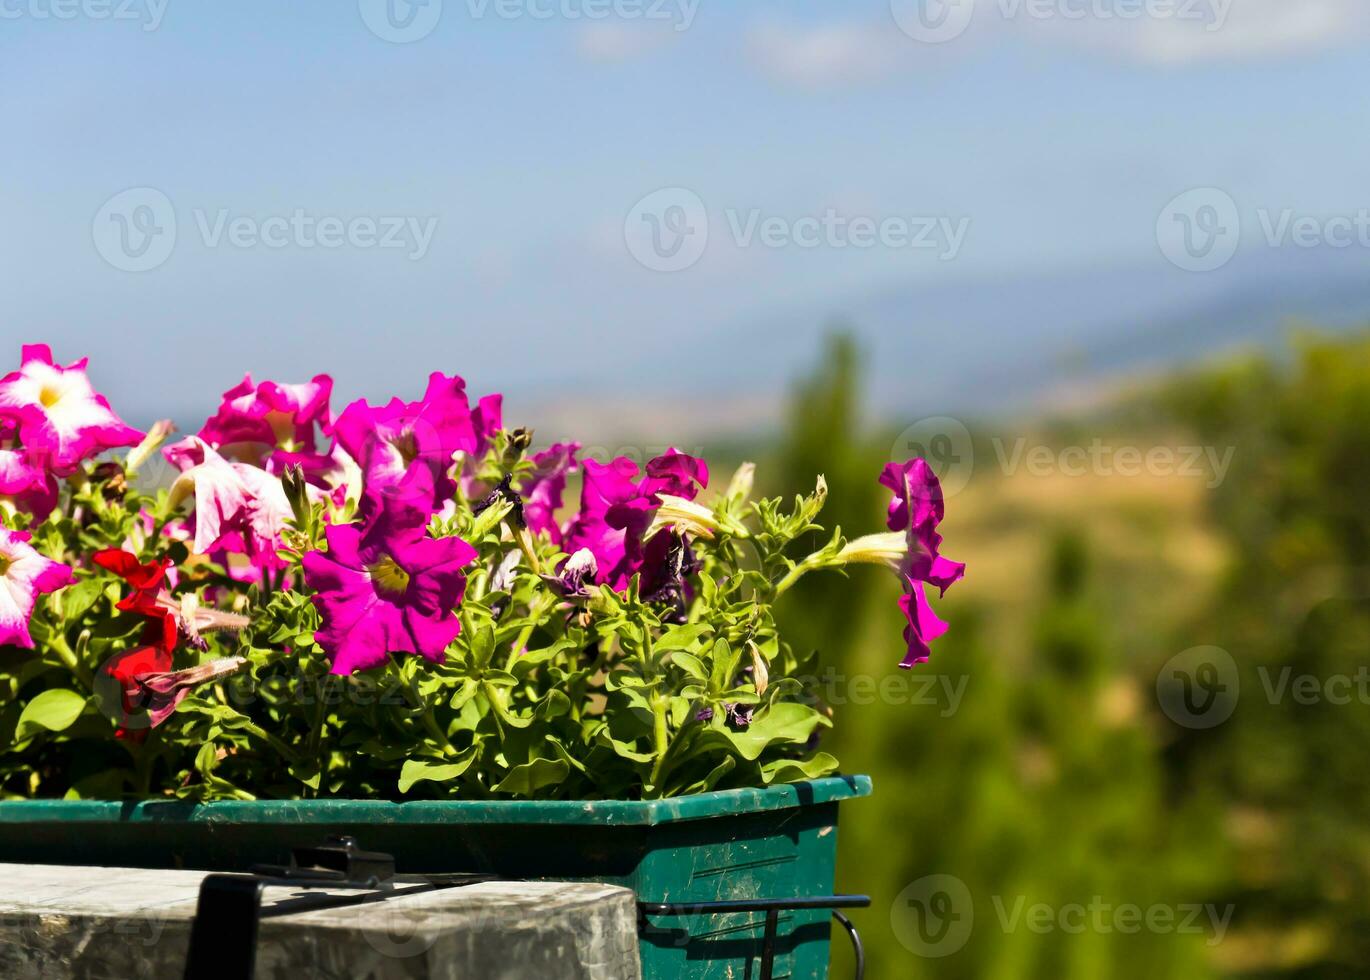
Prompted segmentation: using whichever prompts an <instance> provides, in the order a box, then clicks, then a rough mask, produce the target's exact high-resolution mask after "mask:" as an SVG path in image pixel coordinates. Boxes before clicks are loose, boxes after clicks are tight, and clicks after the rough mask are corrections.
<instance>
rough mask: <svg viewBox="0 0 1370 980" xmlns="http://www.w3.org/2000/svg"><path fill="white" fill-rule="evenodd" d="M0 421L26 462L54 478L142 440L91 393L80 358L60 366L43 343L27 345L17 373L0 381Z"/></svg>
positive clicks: (84, 360)
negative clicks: (9, 426) (13, 433)
mask: <svg viewBox="0 0 1370 980" xmlns="http://www.w3.org/2000/svg"><path fill="white" fill-rule="evenodd" d="M0 418H3V419H6V420H8V421H10V422H12V423H13V424H14V425H15V427H16V429H17V432H18V437H19V441H20V443H22V445H23V447H24V452H25V454H26V456H27V457H28V459H29V461H30V462H31V463H33V464H34V465H36V466H39V467H41V468H43V469H51V470H52V471H53V472H54V473H56V474H57V475H58V476H67V475H70V474H71V473H72V472H74V471H75V470H76V467H77V466H79V465H80V464H81V462H82V461H83V460H85V459H88V458H90V457H92V456H95V455H98V454H99V453H101V452H104V451H105V450H106V449H115V448H117V447H120V446H136V445H138V443H140V442H141V441H142V439H143V434H142V433H141V432H139V431H138V430H137V429H134V428H131V427H130V426H128V425H125V424H124V421H123V420H122V419H121V418H119V416H117V415H115V414H114V410H113V409H112V408H110V407H109V402H107V401H105V399H104V396H102V395H99V394H96V392H95V389H94V388H93V387H91V383H90V378H88V377H87V376H86V359H85V358H82V359H81V360H79V361H77V362H75V363H74V364H69V365H67V366H66V367H61V366H60V365H57V364H54V363H53V361H52V351H51V350H50V349H49V348H48V346H47V344H29V345H26V346H25V347H24V349H23V359H22V362H21V365H20V368H19V370H18V371H13V372H11V373H10V374H7V375H6V376H5V377H4V378H2V379H0Z"/></svg>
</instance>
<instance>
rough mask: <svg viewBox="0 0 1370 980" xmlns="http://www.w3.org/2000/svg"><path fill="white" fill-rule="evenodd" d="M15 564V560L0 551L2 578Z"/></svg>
mask: <svg viewBox="0 0 1370 980" xmlns="http://www.w3.org/2000/svg"><path fill="white" fill-rule="evenodd" d="M13 564H14V559H13V558H11V557H10V556H9V555H7V554H5V553H4V552H2V551H0V576H3V575H4V574H5V573H6V572H8V571H9V570H10V566H11V565H13Z"/></svg>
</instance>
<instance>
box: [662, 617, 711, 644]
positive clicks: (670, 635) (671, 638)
mask: <svg viewBox="0 0 1370 980" xmlns="http://www.w3.org/2000/svg"><path fill="white" fill-rule="evenodd" d="M713 629H714V628H713V627H712V626H711V625H709V624H708V623H690V624H689V625H686V626H673V627H671V628H670V629H668V630H667V631H666V632H665V633H662V634H661V638H660V639H659V640H657V641H656V648H657V649H658V650H694V649H695V647H696V646H697V645H698V641H699V639H700V637H702V636H704V635H705V634H707V633H712V632H713Z"/></svg>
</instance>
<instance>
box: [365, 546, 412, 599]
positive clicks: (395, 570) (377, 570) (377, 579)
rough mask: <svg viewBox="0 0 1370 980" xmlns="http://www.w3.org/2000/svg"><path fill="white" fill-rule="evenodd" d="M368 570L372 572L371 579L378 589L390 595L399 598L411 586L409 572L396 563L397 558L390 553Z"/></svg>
mask: <svg viewBox="0 0 1370 980" xmlns="http://www.w3.org/2000/svg"><path fill="white" fill-rule="evenodd" d="M367 571H368V572H370V573H371V581H372V582H374V583H376V589H377V591H379V592H383V593H385V594H386V595H388V596H391V597H393V598H398V597H399V596H402V595H404V593H405V590H407V589H408V588H409V573H408V572H406V571H405V570H404V569H403V568H400V566H399V565H397V564H395V559H393V558H391V557H390V556H389V555H385V556H383V557H382V558H381V560H380V561H378V562H376V563H375V564H374V565H372V566H370V567H369V568H368V569H367Z"/></svg>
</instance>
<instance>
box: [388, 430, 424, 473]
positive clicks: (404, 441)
mask: <svg viewBox="0 0 1370 980" xmlns="http://www.w3.org/2000/svg"><path fill="white" fill-rule="evenodd" d="M390 445H392V446H394V447H395V451H396V452H397V453H399V454H400V459H402V460H404V465H405V466H411V465H413V462H414V460H416V459H418V458H419V440H418V439H417V438H416V437H415V435H414V430H413V429H405V430H404V431H403V432H401V433H400V434H399V435H397V436H396V437H395V438H394V439H391V440H390Z"/></svg>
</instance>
